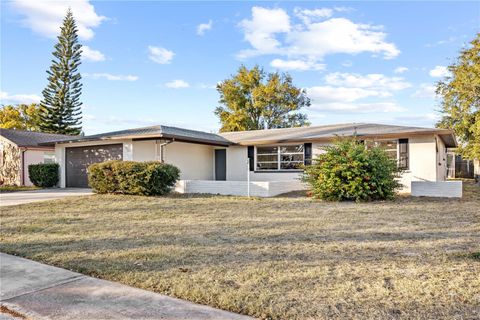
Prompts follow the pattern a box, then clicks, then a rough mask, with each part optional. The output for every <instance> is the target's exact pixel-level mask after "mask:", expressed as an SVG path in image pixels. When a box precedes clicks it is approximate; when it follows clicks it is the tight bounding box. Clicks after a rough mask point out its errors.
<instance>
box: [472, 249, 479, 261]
mask: <svg viewBox="0 0 480 320" xmlns="http://www.w3.org/2000/svg"><path fill="white" fill-rule="evenodd" d="M470 257H472V259H475V260H478V261H480V251H479V252H474V253H471V254H470Z"/></svg>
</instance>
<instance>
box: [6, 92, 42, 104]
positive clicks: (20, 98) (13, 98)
mask: <svg viewBox="0 0 480 320" xmlns="http://www.w3.org/2000/svg"><path fill="white" fill-rule="evenodd" d="M40 100H41V97H40V96H38V95H36V94H9V93H8V92H5V91H0V104H8V103H25V104H30V103H34V102H36V103H38V102H40Z"/></svg>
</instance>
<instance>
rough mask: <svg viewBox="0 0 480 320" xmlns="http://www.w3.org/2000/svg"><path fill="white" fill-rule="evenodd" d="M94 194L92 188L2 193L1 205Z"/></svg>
mask: <svg viewBox="0 0 480 320" xmlns="http://www.w3.org/2000/svg"><path fill="white" fill-rule="evenodd" d="M90 194H93V193H92V190H91V189H76V188H72V189H68V188H67V189H60V188H55V189H41V190H30V191H16V192H7V193H1V194H0V207H3V206H13V205H17V204H23V203H30V202H38V201H47V200H55V199H61V198H65V197H71V196H84V195H90Z"/></svg>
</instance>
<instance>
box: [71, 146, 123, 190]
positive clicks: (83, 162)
mask: <svg viewBox="0 0 480 320" xmlns="http://www.w3.org/2000/svg"><path fill="white" fill-rule="evenodd" d="M65 159H66V166H65V170H66V172H65V173H66V186H67V187H70V188H88V171H87V168H88V166H89V165H91V164H94V163H98V162H103V161H108V160H122V159H123V145H122V144H121V143H119V144H106V145H97V146H87V147H73V148H65Z"/></svg>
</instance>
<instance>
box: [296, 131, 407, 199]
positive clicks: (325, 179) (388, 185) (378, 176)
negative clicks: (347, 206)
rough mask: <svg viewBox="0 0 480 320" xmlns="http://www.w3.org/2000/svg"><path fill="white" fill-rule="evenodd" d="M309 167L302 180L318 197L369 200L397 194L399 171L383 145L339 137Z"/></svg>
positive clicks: (389, 197) (388, 197)
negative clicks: (367, 143)
mask: <svg viewBox="0 0 480 320" xmlns="http://www.w3.org/2000/svg"><path fill="white" fill-rule="evenodd" d="M325 151H326V153H323V154H321V155H319V156H318V157H317V158H316V159H314V161H313V164H312V165H311V166H308V167H306V169H305V174H304V177H303V180H304V181H305V182H307V183H308V184H309V185H310V186H311V193H312V196H313V197H315V198H318V199H323V200H331V201H342V200H354V201H370V200H383V199H391V198H393V197H395V192H396V190H397V189H398V188H400V186H401V185H400V183H398V182H397V181H396V178H397V177H398V176H399V173H400V170H399V169H398V168H397V164H396V161H395V160H392V159H391V158H389V157H388V155H387V154H386V152H385V151H384V150H383V149H381V148H380V147H371V148H370V147H369V148H368V149H367V148H365V145H364V144H363V143H359V142H357V141H355V140H354V139H340V140H337V141H336V142H335V143H334V144H333V145H331V146H327V147H325Z"/></svg>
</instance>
